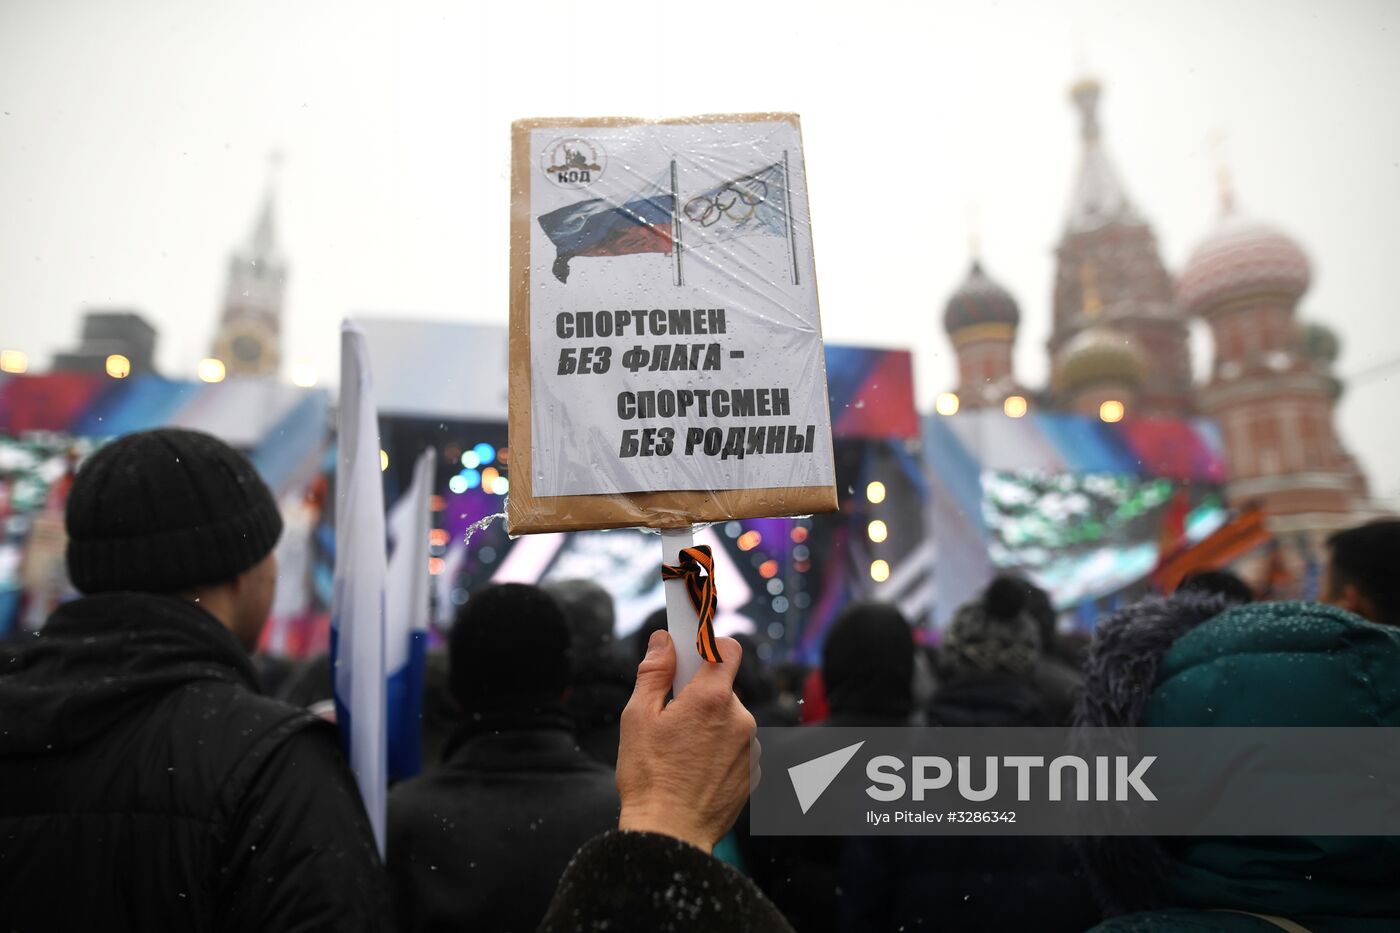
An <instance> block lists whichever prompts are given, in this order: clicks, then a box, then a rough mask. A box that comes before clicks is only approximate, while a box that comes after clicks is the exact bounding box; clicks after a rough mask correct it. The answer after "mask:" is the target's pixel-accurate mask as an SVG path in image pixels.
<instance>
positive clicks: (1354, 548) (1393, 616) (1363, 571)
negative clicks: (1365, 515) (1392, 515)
mask: <svg viewBox="0 0 1400 933" xmlns="http://www.w3.org/2000/svg"><path fill="white" fill-rule="evenodd" d="M1327 550H1328V560H1327V570H1326V576H1325V578H1324V579H1323V582H1322V601H1323V602H1325V603H1328V604H1329V605H1333V606H1338V607H1340V608H1342V609H1345V610H1347V611H1348V612H1354V613H1356V614H1357V615H1359V616H1361V617H1362V618H1363V619H1369V620H1370V621H1372V622H1379V623H1381V624H1383V625H1400V573H1398V572H1397V568H1400V521H1395V520H1390V521H1379V522H1371V523H1370V524H1369V525H1361V526H1359V527H1357V528H1350V529H1348V530H1346V531H1339V532H1337V533H1336V534H1334V535H1333V536H1332V537H1330V538H1328V539H1327Z"/></svg>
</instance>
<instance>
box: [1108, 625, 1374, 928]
mask: <svg viewBox="0 0 1400 933" xmlns="http://www.w3.org/2000/svg"><path fill="white" fill-rule="evenodd" d="M1141 724H1142V725H1143V726H1400V629H1397V628H1393V627H1389V626H1381V625H1374V624H1372V623H1369V622H1366V621H1365V620H1363V619H1361V618H1360V617H1358V616H1355V615H1352V614H1351V613H1348V612H1344V611H1342V610H1340V609H1335V608H1333V607H1330V606H1322V605H1317V604H1313V603H1255V604H1251V605H1246V606H1239V607H1236V608H1234V609H1230V610H1228V611H1226V612H1223V613H1221V614H1220V615H1218V616H1216V617H1214V618H1212V619H1210V620H1209V621H1207V622H1204V623H1202V624H1201V625H1199V626H1197V627H1196V628H1194V629H1192V630H1191V631H1189V632H1187V633H1186V634H1185V635H1183V636H1182V637H1180V638H1179V639H1177V640H1176V641H1175V642H1174V643H1173V644H1172V646H1171V647H1170V648H1169V649H1168V650H1167V652H1166V654H1165V655H1164V656H1163V658H1162V660H1161V663H1160V664H1159V665H1158V668H1157V679H1156V687H1155V688H1154V689H1153V691H1152V694H1151V695H1150V697H1149V698H1148V700H1147V704H1146V706H1145V707H1144V709H1143V714H1142V717H1141ZM1161 842H1162V843H1163V845H1164V846H1165V847H1166V850H1167V854H1168V856H1169V858H1170V868H1169V871H1168V876H1167V878H1166V887H1165V892H1166V895H1167V900H1166V902H1167V903H1171V904H1175V905H1182V906H1181V908H1178V909H1172V910H1165V911H1151V912H1140V913H1134V914H1128V915H1125V916H1120V917H1116V918H1113V919H1111V920H1108V921H1105V922H1104V923H1102V924H1100V925H1099V926H1097V927H1095V928H1094V933H1147V931H1151V933H1196V931H1205V930H1212V931H1227V933H1234V931H1239V933H1269V931H1274V933H1277V931H1278V930H1279V927H1278V926H1276V925H1274V924H1272V923H1269V922H1267V921H1265V920H1262V919H1258V918H1256V917H1252V916H1248V915H1245V914H1240V913H1228V912H1224V911H1228V910H1236V911H1249V912H1251V913H1259V914H1273V915H1276V916H1280V917H1285V918H1287V919H1289V920H1292V921H1294V922H1295V923H1299V924H1301V925H1302V926H1303V927H1305V928H1306V929H1308V930H1310V931H1312V933H1359V931H1371V930H1376V931H1380V930H1395V931H1400V839H1397V838H1394V837H1380V836H1370V837H1366V836H1356V837H1325V838H1299V837H1235V838H1223V837H1221V838H1187V837H1182V838H1165V839H1162V840H1161ZM1187 905H1189V908H1188V906H1187Z"/></svg>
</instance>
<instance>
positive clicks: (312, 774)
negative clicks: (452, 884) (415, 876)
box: [0, 593, 391, 931]
mask: <svg viewBox="0 0 1400 933" xmlns="http://www.w3.org/2000/svg"><path fill="white" fill-rule="evenodd" d="M257 691H258V688H257V684H256V680H255V678H254V674H253V668H252V666H251V664H250V663H249V660H248V657H247V655H246V654H244V652H243V650H242V649H241V648H240V647H239V645H238V643H237V641H236V640H235V639H234V637H233V635H232V634H231V633H230V632H229V631H228V630H227V629H225V628H224V627H223V626H221V625H220V624H219V623H218V621H217V620H215V619H214V618H213V617H212V616H210V615H209V614H208V613H206V612H205V611H204V610H203V609H200V608H199V607H198V606H196V605H194V604H193V603H190V602H186V601H184V600H181V599H177V598H174V597H165V596H153V595H146V594H135V593H112V594H105V595H101V596H93V597H88V598H85V599H80V600H76V601H74V602H72V603H69V604H67V605H65V606H63V607H61V608H60V609H59V610H58V611H57V612H56V613H55V614H54V615H53V617H52V618H51V619H50V620H49V622H48V624H47V625H46V626H45V628H44V629H43V631H42V632H40V633H39V634H38V635H37V636H33V637H26V638H24V639H23V640H21V641H17V642H12V643H9V644H6V645H0V915H3V920H0V926H3V928H4V929H5V930H6V931H29V930H44V931H48V930H96V929H101V930H133V931H148V930H195V931H204V930H208V931H223V930H250V931H253V930H257V931H262V930H311V929H316V930H381V929H387V928H388V925H389V924H390V923H391V913H390V909H389V904H388V896H387V888H386V885H385V883H384V878H383V873H382V869H381V868H380V866H379V860H378V856H377V854H376V852H375V848H374V840H373V837H372V836H371V833H370V829H369V824H368V821H367V820H366V818H365V813H364V808H363V806H362V804H361V803H360V798H359V795H358V793H357V792H356V789H355V784H354V780H353V778H352V777H351V775H350V772H349V770H348V769H347V768H346V766H345V764H344V761H343V759H342V757H341V755H340V751H339V749H338V748H337V747H336V739H335V732H334V730H333V729H332V728H331V727H329V726H327V725H326V724H324V723H322V722H320V721H319V720H317V719H315V718H314V717H312V716H310V715H308V714H306V713H304V712H301V711H299V710H297V709H294V708H292V707H289V706H285V705H283V704H281V703H278V702H276V701H274V700H271V699H268V698H266V697H263V696H260V695H259V694H258V692H257Z"/></svg>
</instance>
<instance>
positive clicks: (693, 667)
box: [661, 525, 704, 696]
mask: <svg viewBox="0 0 1400 933" xmlns="http://www.w3.org/2000/svg"><path fill="white" fill-rule="evenodd" d="M693 544H695V528H694V526H691V525H687V526H685V527H684V528H663V529H662V530H661V562H662V563H663V564H670V565H671V566H673V567H674V566H675V565H676V564H679V563H680V562H681V551H682V550H684V549H685V548H688V547H690V546H692V545H693ZM662 585H663V586H664V587H665V589H666V631H668V632H670V633H671V641H672V643H673V645H674V647H675V651H676V676H675V679H674V680H672V681H671V694H672V696H680V692H681V688H683V687H684V686H685V685H686V684H688V683H690V678H692V677H694V676H695V672H696V671H698V670H700V665H701V664H703V663H704V659H703V658H701V657H700V652H699V650H698V649H697V648H696V641H695V639H696V634H697V633H698V632H699V631H700V616H699V614H698V613H696V611H695V606H694V604H693V603H691V601H690V596H689V594H687V593H686V589H685V580H682V579H676V580H667V581H666V582H665V583H664V584H662Z"/></svg>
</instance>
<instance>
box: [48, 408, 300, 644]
mask: <svg viewBox="0 0 1400 933" xmlns="http://www.w3.org/2000/svg"><path fill="white" fill-rule="evenodd" d="M65 524H66V526H67V530H68V552H67V562H68V576H69V579H71V580H72V581H73V585H74V586H75V587H76V588H77V589H78V590H79V592H82V593H85V594H87V595H96V594H99V593H110V592H118V591H127V592H139V593H159V594H168V595H173V596H184V597H187V598H190V599H194V600H196V601H198V602H199V604H200V605H202V606H203V607H204V608H205V609H206V610H208V611H209V612H210V613H211V614H212V615H213V616H214V617H215V618H217V619H218V620H219V621H220V622H221V623H222V624H223V625H224V626H225V627H226V628H228V629H229V630H230V631H232V632H233V634H234V635H235V636H236V637H237V638H238V640H239V642H240V643H241V644H242V645H243V646H244V647H245V648H247V649H249V650H252V648H253V647H254V646H256V644H257V641H258V636H259V635H260V634H261V632H262V628H263V625H264V624H265V623H266V621H267V615H268V612H269V611H270V610H271V608H272V597H273V594H274V592H275V590H276V585H277V561H276V559H275V558H274V557H273V553H272V549H273V547H274V546H275V545H276V544H277V539H278V537H280V536H281V534H282V516H281V515H280V514H279V513H278V511H277V502H276V500H275V499H274V498H273V495H272V491H271V490H269V489H268V488H267V484H266V483H264V482H263V481H262V479H261V478H260V477H259V476H258V474H257V471H256V470H255V469H253V465H252V464H251V463H249V462H248V458H246V457H244V456H243V455H242V454H240V453H239V452H238V451H236V450H234V449H233V448H232V447H230V446H229V445H227V444H225V443H224V442H223V441H221V440H219V439H218V438H215V437H211V436H209V435H208V434H202V433H200V432H198V431H186V430H182V429H178V428H160V429H158V430H154V431H142V432H140V433H137V434H128V435H126V436H125V437H122V438H118V439H117V440H115V441H112V442H111V443H110V444H107V445H106V446H105V447H103V448H101V449H100V450H98V451H97V452H96V453H94V454H93V455H92V456H91V457H89V458H88V460H87V462H86V463H84V464H83V466H82V468H81V469H79V470H78V474H77V476H76V477H75V478H74V480H73V486H72V489H70V490H69V493H68V505H67V512H66V515H65Z"/></svg>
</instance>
